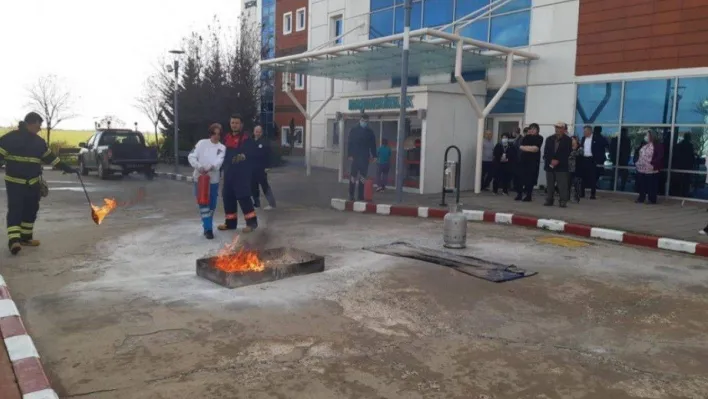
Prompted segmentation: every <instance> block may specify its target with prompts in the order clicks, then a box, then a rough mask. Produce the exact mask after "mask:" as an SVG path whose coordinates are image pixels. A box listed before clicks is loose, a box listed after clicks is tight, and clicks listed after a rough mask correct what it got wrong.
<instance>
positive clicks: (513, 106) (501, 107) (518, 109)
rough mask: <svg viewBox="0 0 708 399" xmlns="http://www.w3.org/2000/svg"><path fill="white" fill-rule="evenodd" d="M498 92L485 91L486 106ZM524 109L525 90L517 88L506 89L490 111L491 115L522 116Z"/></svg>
mask: <svg viewBox="0 0 708 399" xmlns="http://www.w3.org/2000/svg"><path fill="white" fill-rule="evenodd" d="M497 92H498V90H487V104H489V102H490V101H492V98H494V96H495V95H496V94H497ZM525 108H526V89H525V88H523V87H518V88H514V89H508V90H507V91H506V92H504V94H503V95H502V97H501V98H500V99H499V102H498V103H497V105H495V106H494V109H492V112H491V113H492V114H523V113H524V112H525V110H526V109H525Z"/></svg>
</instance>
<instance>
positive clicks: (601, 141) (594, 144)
mask: <svg viewBox="0 0 708 399" xmlns="http://www.w3.org/2000/svg"><path fill="white" fill-rule="evenodd" d="M580 146H581V147H582V148H583V158H582V162H581V164H580V171H581V174H582V177H583V191H582V192H581V193H580V198H584V197H585V190H587V189H588V188H590V199H591V200H594V199H595V198H596V197H595V192H596V191H597V179H598V177H599V176H601V175H602V172H603V168H604V165H605V161H606V160H607V157H606V156H605V154H606V150H607V148H608V146H609V144H608V143H607V139H606V138H605V136H603V135H602V127H601V126H596V127H595V129H593V128H592V126H590V125H586V126H585V127H584V128H583V138H582V139H581V140H580Z"/></svg>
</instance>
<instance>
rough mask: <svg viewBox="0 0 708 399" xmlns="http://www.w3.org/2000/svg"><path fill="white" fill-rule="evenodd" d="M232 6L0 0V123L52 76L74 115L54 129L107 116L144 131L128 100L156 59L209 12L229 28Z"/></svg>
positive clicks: (188, 1)
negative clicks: (63, 89)
mask: <svg viewBox="0 0 708 399" xmlns="http://www.w3.org/2000/svg"><path fill="white" fill-rule="evenodd" d="M240 8H241V2H240V0H199V1H193V0H170V1H162V0H122V1H110V0H0V15H1V16H2V18H1V19H2V25H0V126H8V125H10V124H11V123H14V122H15V121H17V120H19V119H21V118H22V117H23V116H24V114H25V113H26V112H27V111H28V110H27V107H26V104H27V101H28V99H27V87H29V86H30V85H31V84H32V83H33V82H34V81H36V80H37V78H38V77H40V76H42V75H46V74H54V75H57V76H58V77H59V78H60V79H62V80H63V82H64V84H65V85H66V87H67V88H69V89H70V91H71V93H72V94H73V96H74V98H75V105H74V107H73V111H74V113H76V114H78V115H79V116H78V117H77V118H75V119H72V120H69V121H66V122H64V123H62V124H61V125H59V126H58V128H60V129H62V128H63V129H92V128H93V121H94V119H95V118H97V117H98V119H100V117H102V116H104V115H108V114H110V115H115V116H117V117H118V118H120V119H122V120H123V121H125V122H126V123H127V124H129V125H130V127H132V124H133V122H136V121H137V122H138V123H139V126H138V127H139V128H140V129H141V130H146V131H147V130H152V127H149V125H150V123H149V122H148V120H147V119H146V118H145V117H144V116H143V115H141V114H140V112H139V111H137V110H136V109H135V108H134V104H135V98H136V97H137V96H138V95H139V94H140V92H141V89H142V85H143V82H144V80H145V79H146V78H147V77H148V76H149V75H150V74H152V73H153V72H154V71H155V69H156V68H157V67H159V65H158V64H159V62H158V61H159V60H160V57H161V56H165V55H167V51H168V50H170V49H172V48H175V47H178V46H179V45H180V43H181V38H182V37H184V36H186V35H187V34H189V32H191V31H193V30H202V29H205V28H206V27H207V25H208V24H209V23H210V22H211V21H212V18H213V17H214V15H217V16H218V17H219V19H220V21H221V25H222V26H223V27H224V28H231V29H233V28H234V27H235V26H236V24H237V18H238V16H239V14H240ZM166 59H168V60H169V58H166Z"/></svg>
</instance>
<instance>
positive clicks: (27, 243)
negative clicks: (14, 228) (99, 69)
mask: <svg viewBox="0 0 708 399" xmlns="http://www.w3.org/2000/svg"><path fill="white" fill-rule="evenodd" d="M39 244H40V242H39V240H33V239H26V240H25V239H23V240H21V241H20V245H22V246H23V247H38V246H39Z"/></svg>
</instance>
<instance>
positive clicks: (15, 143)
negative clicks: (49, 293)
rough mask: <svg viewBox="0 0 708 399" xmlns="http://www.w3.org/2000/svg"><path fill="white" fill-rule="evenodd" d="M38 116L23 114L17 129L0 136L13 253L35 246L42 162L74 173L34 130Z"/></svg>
mask: <svg viewBox="0 0 708 399" xmlns="http://www.w3.org/2000/svg"><path fill="white" fill-rule="evenodd" d="M42 122H44V120H43V119H42V117H41V116H39V114H37V113H36V112H30V113H29V114H27V116H25V119H24V121H23V122H20V126H19V127H18V129H17V130H13V131H11V132H10V133H7V134H6V135H4V136H2V137H0V161H5V162H6V164H7V165H6V166H5V188H6V190H7V238H8V246H9V248H10V252H11V253H12V254H13V255H17V253H18V252H20V250H21V249H22V247H23V246H28V247H37V246H39V244H40V243H39V241H38V240H35V239H34V238H33V230H34V222H35V221H36V219H37V212H38V211H39V199H40V197H41V187H40V186H41V184H42V182H41V180H42V163H45V164H50V165H52V166H56V167H58V168H59V169H62V170H63V171H64V172H65V173H77V172H76V170H75V169H74V168H72V167H70V166H69V165H67V164H65V163H63V162H62V161H61V160H59V158H57V157H56V156H55V155H54V154H53V153H52V151H51V150H50V149H49V147H48V146H47V142H46V141H44V139H43V138H41V137H39V136H38V135H37V133H39V131H40V130H41V128H42Z"/></svg>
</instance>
